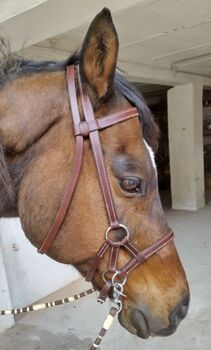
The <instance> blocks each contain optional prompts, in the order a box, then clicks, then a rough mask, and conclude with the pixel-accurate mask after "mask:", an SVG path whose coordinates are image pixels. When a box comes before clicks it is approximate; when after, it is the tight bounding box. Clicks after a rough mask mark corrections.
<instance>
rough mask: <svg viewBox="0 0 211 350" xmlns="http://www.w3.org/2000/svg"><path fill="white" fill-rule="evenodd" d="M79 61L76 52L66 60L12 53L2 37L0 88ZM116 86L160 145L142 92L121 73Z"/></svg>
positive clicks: (153, 142) (148, 134)
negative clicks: (29, 58) (32, 75)
mask: <svg viewBox="0 0 211 350" xmlns="http://www.w3.org/2000/svg"><path fill="white" fill-rule="evenodd" d="M78 62H79V54H77V53H75V54H73V55H72V56H70V57H69V58H68V59H67V60H65V61H60V62H55V61H39V62H37V61H32V60H26V59H23V58H22V57H20V56H18V55H16V54H13V53H11V51H10V49H9V45H8V44H6V43H5V41H4V40H3V39H0V88H1V87H3V86H4V85H5V84H6V83H7V82H9V81H12V80H14V79H16V78H18V77H21V76H24V75H31V74H35V73H40V72H54V71H59V70H65V69H66V67H67V66H68V65H71V64H76V63H78ZM115 85H116V88H117V89H118V90H119V91H120V93H121V94H122V95H124V96H125V97H126V98H127V99H128V101H129V102H130V103H131V104H132V105H133V106H135V107H136V108H137V109H138V111H139V113H140V118H141V124H142V130H143V136H144V138H145V140H146V141H147V142H148V143H149V145H150V146H152V148H153V149H154V150H156V149H157V146H158V135H159V132H158V127H157V125H156V123H155V122H154V119H153V116H152V114H151V112H150V110H149V108H148V106H147V104H146V102H145V100H144V98H143V96H142V95H141V94H140V92H139V91H138V90H137V89H136V88H135V87H134V86H132V85H131V84H130V83H129V82H128V81H126V80H125V79H124V78H123V76H122V75H121V74H120V73H116V75H115Z"/></svg>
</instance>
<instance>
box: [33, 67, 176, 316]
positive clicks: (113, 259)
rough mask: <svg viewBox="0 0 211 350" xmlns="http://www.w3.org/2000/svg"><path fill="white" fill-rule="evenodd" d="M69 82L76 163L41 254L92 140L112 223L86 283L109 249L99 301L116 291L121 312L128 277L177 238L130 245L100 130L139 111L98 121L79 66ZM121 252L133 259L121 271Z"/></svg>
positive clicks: (60, 219) (58, 221) (51, 238)
mask: <svg viewBox="0 0 211 350" xmlns="http://www.w3.org/2000/svg"><path fill="white" fill-rule="evenodd" d="M67 83H68V91H69V100H70V107H71V110H72V117H73V126H74V134H75V140H76V151H75V161H74V166H73V171H72V174H71V178H70V180H69V183H68V186H67V189H66V191H65V194H64V197H63V199H62V202H61V204H60V208H59V210H58V213H57V215H56V218H55V221H54V223H53V225H52V227H51V228H50V230H49V232H48V234H47V236H46V238H45V240H44V242H43V243H42V245H41V247H40V248H39V250H38V252H39V253H42V254H44V253H46V252H47V251H48V249H49V248H50V247H51V245H52V243H53V242H54V240H55V238H56V236H57V234H58V232H59V229H60V227H61V225H62V223H63V221H64V218H65V215H66V213H67V210H68V208H69V205H70V202H71V199H72V197H73V194H74V191H75V189H76V186H77V182H78V179H79V176H80V170H81V165H82V157H83V148H84V138H88V137H89V139H90V142H91V146H92V151H93V156H94V159H95V164H96V168H97V172H98V176H99V181H100V186H101V190H102V195H103V199H104V203H105V208H106V212H107V216H108V220H109V227H108V229H107V231H106V234H105V241H104V242H103V244H102V245H101V247H100V249H99V251H98V253H97V255H96V257H95V259H94V260H93V262H92V265H91V267H90V269H89V270H88V272H87V275H86V280H87V281H90V282H91V281H93V278H94V275H95V272H96V270H97V268H98V266H99V264H100V262H101V260H102V258H103V256H104V255H105V253H106V252H107V251H108V250H110V257H109V263H108V267H107V269H106V270H105V271H104V272H103V275H102V277H103V280H104V281H105V284H104V286H103V288H102V289H101V291H100V295H99V298H98V301H99V302H101V303H102V302H104V301H105V300H106V298H107V297H108V296H109V295H111V294H110V292H111V291H113V300H114V301H116V304H118V305H119V310H120V309H121V301H120V300H119V299H120V297H121V296H122V295H123V285H124V284H125V282H126V278H127V276H128V274H129V273H130V272H131V271H132V270H133V269H135V268H136V267H137V266H138V265H139V264H142V263H143V262H144V261H145V260H146V259H148V258H149V257H150V256H151V255H153V254H155V253H157V252H158V251H159V250H160V249H161V248H163V247H164V246H166V245H167V244H168V243H170V242H171V241H172V240H173V238H174V233H173V232H172V231H169V232H168V233H167V234H165V235H164V236H162V237H161V238H160V239H158V240H157V241H156V242H154V243H153V244H151V245H150V246H149V247H148V248H146V249H144V250H142V251H141V250H140V249H139V248H138V247H136V245H135V244H134V243H133V242H131V240H130V233H129V230H128V228H127V226H126V225H125V224H124V223H120V222H119V220H118V216H117V213H116V209H115V205H114V200H113V196H112V192H111V187H110V182H109V178H108V175H107V170H106V165H105V162H104V157H103V152H102V146H101V141H100V135H99V131H100V130H102V129H105V128H108V127H111V126H112V125H115V124H118V123H123V122H126V121H127V120H129V119H132V118H138V117H139V113H138V110H137V109H136V108H133V107H131V108H128V109H125V110H121V111H119V112H117V113H114V114H111V115H108V116H105V117H103V118H99V119H96V118H95V114H94V111H93V107H92V104H91V101H90V99H89V96H88V93H87V91H86V88H85V86H84V85H83V84H82V82H81V78H80V73H79V67H78V66H69V67H67ZM76 83H77V85H78V89H79V94H80V99H81V104H82V110H83V115H84V119H85V120H84V121H81V118H80V112H79V107H78V102H77V92H76ZM115 230H121V231H122V233H123V235H122V236H121V237H122V238H121V240H118V239H114V238H113V236H112V237H111V231H115ZM120 249H125V250H126V251H128V252H129V254H130V256H131V259H130V260H129V261H128V262H127V263H126V264H125V265H124V266H123V267H122V268H121V269H120V270H118V268H117V266H118V256H119V251H120Z"/></svg>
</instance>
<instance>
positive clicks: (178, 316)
mask: <svg viewBox="0 0 211 350" xmlns="http://www.w3.org/2000/svg"><path fill="white" fill-rule="evenodd" d="M188 306H189V296H188V295H187V296H186V297H185V298H184V299H183V300H182V302H181V303H179V304H178V305H177V306H176V307H175V309H174V310H173V311H172V313H171V316H170V321H171V325H172V326H173V327H176V326H178V324H179V322H180V321H181V320H182V319H183V318H184V317H185V316H186V315H187V312H188Z"/></svg>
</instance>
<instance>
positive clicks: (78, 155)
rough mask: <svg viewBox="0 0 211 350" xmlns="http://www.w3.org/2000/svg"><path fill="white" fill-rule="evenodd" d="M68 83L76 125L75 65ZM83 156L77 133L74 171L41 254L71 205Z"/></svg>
mask: <svg viewBox="0 0 211 350" xmlns="http://www.w3.org/2000/svg"><path fill="white" fill-rule="evenodd" d="M67 83H68V91H69V98H70V107H71V109H72V117H73V123H74V125H78V124H79V123H80V114H79V110H78V102H77V96H76V88H75V72H74V66H69V67H67ZM82 157H83V136H82V135H77V136H76V150H75V161H74V166H73V171H72V173H71V175H70V179H69V182H68V185H67V189H66V191H65V194H64V197H63V199H62V201H61V204H60V207H59V210H58V213H57V215H56V219H55V221H54V223H53V225H52V226H51V228H50V230H49V232H48V234H47V236H46V238H45V240H44V242H43V244H42V246H41V247H40V248H39V249H38V252H39V253H41V254H44V253H46V252H47V251H48V249H49V248H50V246H51V245H52V243H53V241H54V240H55V238H56V236H57V234H58V231H59V229H60V227H61V225H62V223H63V221H64V218H65V215H66V213H67V210H68V208H69V206H70V202H71V199H72V197H73V194H74V191H75V188H76V185H77V181H78V179H79V175H80V170H81V163H82Z"/></svg>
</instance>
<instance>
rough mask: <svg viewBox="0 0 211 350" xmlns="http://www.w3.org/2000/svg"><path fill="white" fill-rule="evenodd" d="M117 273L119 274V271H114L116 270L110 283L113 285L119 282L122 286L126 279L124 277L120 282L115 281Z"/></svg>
mask: <svg viewBox="0 0 211 350" xmlns="http://www.w3.org/2000/svg"><path fill="white" fill-rule="evenodd" d="M119 274H120V271H116V272H115V273H114V274H113V276H112V279H111V283H112V285H113V286H114V285H115V284H116V283H118V284H120V285H122V286H124V285H125V283H126V280H127V277H125V279H124V280H123V281H122V282H115V278H116V276H118V275H119Z"/></svg>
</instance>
